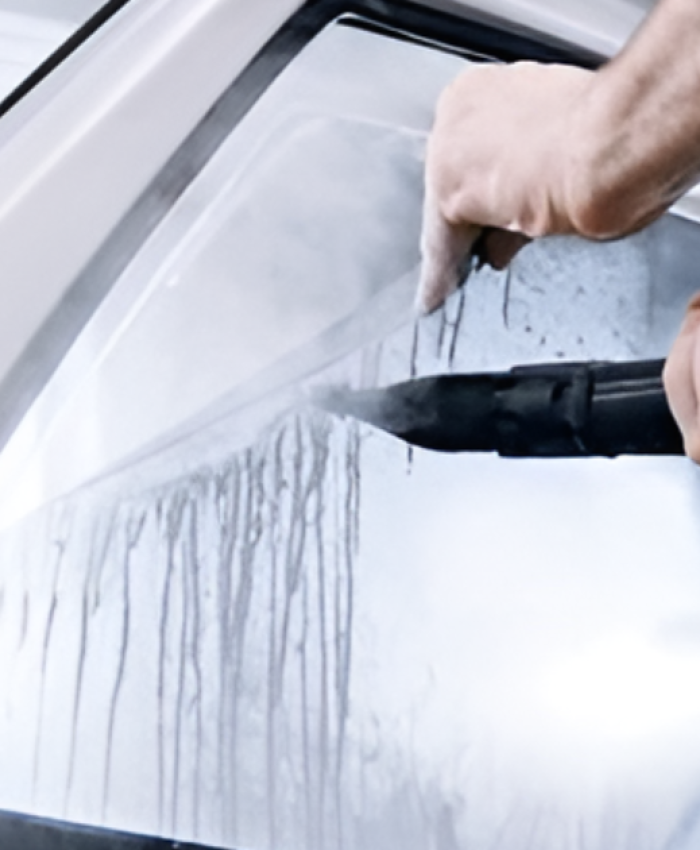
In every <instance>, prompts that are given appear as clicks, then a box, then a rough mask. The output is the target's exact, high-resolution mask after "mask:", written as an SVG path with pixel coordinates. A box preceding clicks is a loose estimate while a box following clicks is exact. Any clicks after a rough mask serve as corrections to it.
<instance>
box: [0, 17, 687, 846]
mask: <svg viewBox="0 0 700 850" xmlns="http://www.w3.org/2000/svg"><path fill="white" fill-rule="evenodd" d="M473 61H482V59H481V58H479V57H471V58H470V57H460V56H457V55H454V54H448V53H445V52H442V51H440V50H438V49H436V48H434V47H428V46H422V45H418V44H414V43H410V42H408V41H405V40H396V39H393V38H390V37H387V36H385V35H381V34H378V33H375V32H368V31H365V30H364V29H362V28H359V27H356V26H348V25H347V24H343V23H338V24H333V25H331V26H329V27H327V28H326V29H325V30H324V31H323V32H322V33H321V34H320V35H319V36H318V37H316V38H315V39H314V40H313V41H312V42H311V43H310V44H309V45H308V46H307V47H306V48H305V49H304V50H302V52H301V53H300V54H299V55H298V57H297V58H296V59H295V60H294V61H293V62H292V63H291V64H290V65H289V67H288V68H287V69H286V70H285V71H284V73H283V74H282V75H281V76H280V77H279V78H278V79H277V80H276V81H275V82H274V83H273V84H272V85H271V86H270V87H269V89H268V90H267V91H266V93H265V94H264V95H263V96H262V97H261V98H260V100H259V101H258V102H257V104H256V105H255V106H254V107H253V108H252V109H251V111H250V112H249V113H248V114H247V115H246V117H245V118H244V119H243V120H242V121H241V122H240V123H239V124H238V125H237V126H236V127H235V128H234V129H233V130H232V132H231V133H230V134H229V135H228V136H227V137H226V138H225V140H224V141H223V143H222V144H221V145H220V147H219V148H218V150H217V151H216V153H215V154H214V156H213V157H212V158H211V159H210V160H209V162H208V163H207V164H206V166H205V167H204V168H203V169H202V170H201V171H200V172H199V173H197V174H196V175H195V176H194V177H193V179H192V180H191V182H190V183H189V185H188V187H187V189H186V191H185V192H184V193H183V194H182V195H181V196H180V197H179V198H178V199H177V200H176V201H175V202H174V203H173V204H172V205H171V207H170V208H169V211H168V212H167V214H165V215H164V216H163V217H162V219H161V221H160V223H159V224H158V226H157V227H156V228H155V229H154V230H153V231H152V233H151V234H150V236H149V237H148V238H147V239H146V240H145V241H144V242H143V243H142V244H140V245H139V246H138V248H137V249H135V250H134V251H133V252H132V253H131V254H129V255H128V256H126V257H122V258H121V260H120V267H121V268H122V271H120V272H119V274H118V277H117V279H116V280H115V282H114V285H113V286H112V288H111V290H110V292H109V293H108V295H107V296H106V297H105V299H104V301H103V302H102V304H101V305H100V307H99V308H98V309H97V311H96V312H95V314H94V316H93V317H92V318H91V320H90V321H89V322H88V323H87V325H86V326H85V329H84V331H83V332H82V334H81V335H80V336H79V337H78V339H77V340H76V342H75V343H74V345H73V346H72V347H71V349H70V351H69V352H68V354H67V356H66V357H65V358H64V360H63V362H62V363H61V365H60V366H59V367H58V369H57V370H56V372H55V374H54V377H53V378H52V379H51V381H50V382H49V383H48V384H47V386H46V388H45V389H44V391H43V393H42V394H41V395H40V396H39V398H38V399H37V401H36V403H35V404H34V406H33V407H32V409H31V410H30V412H29V413H28V415H27V416H26V417H25V419H24V421H23V422H22V424H21V425H20V427H19V428H18V429H17V431H16V433H15V435H14V437H13V438H12V439H11V441H10V442H9V443H8V444H7V446H6V448H5V450H4V452H3V453H2V455H0V499H1V504H2V507H1V510H0V515H2V517H3V521H4V531H3V532H2V535H1V536H0V606H2V607H1V612H2V616H0V670H1V671H2V676H3V681H4V682H5V683H6V685H5V687H4V688H3V692H2V694H1V695H0V700H1V701H2V711H0V751H1V752H2V753H3V768H2V770H0V803H1V804H2V806H3V807H4V808H8V809H15V810H18V811H29V812H34V813H38V814H41V815H45V816H50V817H58V818H67V819H68V820H71V821H80V822H85V823H91V824H100V825H107V826H110V827H113V828H117V829H128V830H135V831H138V832H142V833H149V834H152V835H167V836H175V837H177V838H178V839H180V840H183V841H200V842H206V843H210V844H213V845H219V846H230V847H233V846H238V847H250V848H288V847H290V848H291V847H306V848H319V850H320V848H348V850H350V848H357V850H359V848H368V847H376V848H384V847H401V848H406V850H411V848H416V850H418V848H421V850H423V848H426V847H433V848H436V850H461V848H465V850H466V848H473V847H474V848H496V847H498V848H502V850H523V848H525V850H526V848H530V847H532V848H535V847H536V848H538V850H548V848H552V850H554V848H557V850H561V848H571V850H582V848H592V850H598V848H600V850H603V848H605V850H618V848H619V850H623V848H625V849H626V848H629V847H632V846H634V847H640V848H654V850H655V849H656V848H659V850H661V848H668V847H674V848H675V847H679V848H680V847H686V846H688V847H691V846H693V841H694V840H697V836H696V838H695V839H694V838H693V836H694V835H695V830H696V828H697V824H696V820H697V818H696V812H697V811H698V810H699V809H698V800H700V771H699V769H698V765H697V760H696V759H695V756H694V753H695V750H696V748H697V746H698V744H700V741H699V740H698V731H697V730H698V728H700V727H699V726H698V720H699V719H700V688H698V685H697V682H698V681H700V675H699V674H700V643H699V635H700V576H699V575H698V571H697V564H698V562H699V558H700V540H699V539H698V527H697V506H698V489H697V488H698V482H697V477H696V475H695V471H694V470H693V469H691V468H690V467H689V465H688V464H687V463H686V461H685V460H684V459H682V458H655V459H650V458H643V457H642V458H623V459H619V460H615V461H610V460H601V459H590V460H549V461H542V460H540V461H531V460H512V459H510V460H509V459H502V458H499V457H494V456H492V455H489V454H475V455H470V454H463V455H444V454H437V453H431V452H428V451H422V450H407V448H406V446H405V445H404V444H403V443H399V442H398V441H396V440H394V439H392V438H391V437H389V436H387V435H385V434H382V433H379V432H377V431H375V430H373V429H371V428H370V427H369V426H365V425H361V424H359V423H357V422H355V421H353V420H352V419H349V418H347V419H343V418H334V417H331V416H329V415H327V414H325V413H323V412H322V411H319V410H317V409H316V408H315V407H314V404H313V390H314V388H318V387H319V386H328V385H333V386H335V385H338V384H342V385H349V386H352V387H369V386H382V385H385V384H387V383H391V382H394V381H398V380H404V379H406V378H410V377H412V376H417V375H426V374H434V373H442V372H450V371H478V370H495V369H505V368H509V367H510V366H512V365H514V364H525V363H538V362H543V361H549V362H551V361H554V362H557V361H565V360H584V361H586V360H601V359H602V360H604V359H613V360H615V359H617V360H624V359H640V358H646V357H659V356H663V353H664V352H665V350H666V347H667V345H668V343H669V340H670V339H671V336H672V333H673V327H674V324H675V322H676V321H677V319H678V318H679V317H680V315H681V313H682V305H683V304H684V301H685V299H686V297H687V295H688V294H689V293H690V291H691V288H692V286H693V282H692V274H691V271H692V267H693V265H694V264H695V262H696V261H697V257H696V254H695V253H694V252H697V251H698V249H697V248H696V247H693V246H694V245H696V244H697V239H696V237H695V232H696V231H695V225H689V224H685V223H681V222H678V221H676V220H673V219H666V220H664V221H662V222H660V223H659V224H658V225H656V226H655V227H654V228H652V229H650V230H648V231H646V232H644V233H641V234H638V235H636V236H634V237H632V238H629V239H627V240H624V241H621V242H616V243H605V244H599V245H592V244H590V243H587V242H584V241H582V240H577V239H573V238H557V239H551V240H543V241H541V242H538V243H536V244H531V245H530V246H528V247H526V248H525V249H524V250H523V252H522V253H521V254H520V255H519V256H518V258H517V259H516V261H515V262H514V264H513V265H512V267H511V268H510V270H508V271H505V272H496V271H494V270H491V269H489V268H484V269H481V270H480V271H478V272H475V273H474V274H473V275H472V276H471V277H470V278H469V280H468V282H467V284H466V285H465V286H464V287H463V288H462V289H461V290H460V291H458V292H457V293H455V295H454V296H453V297H452V298H451V299H450V300H449V302H448V303H447V304H446V305H445V307H444V308H443V309H442V310H440V311H438V312H437V313H436V314H434V315H432V316H430V317H428V318H424V319H420V320H416V319H415V318H414V316H413V314H412V310H411V303H412V298H413V291H414V288H415V285H416V283H417V264H418V261H419V252H418V244H419V234H420V216H421V203H422V162H423V156H424V148H425V138H426V133H427V131H428V129H429V127H430V123H431V120H432V114H433V110H434V105H435V101H436V98H437V96H438V94H439V92H440V90H441V89H442V87H443V86H444V85H446V84H447V83H448V82H449V80H450V79H452V78H453V77H454V76H455V75H456V74H457V73H459V72H460V71H461V70H462V69H463V68H465V67H468V65H469V63H470V62H473Z"/></svg>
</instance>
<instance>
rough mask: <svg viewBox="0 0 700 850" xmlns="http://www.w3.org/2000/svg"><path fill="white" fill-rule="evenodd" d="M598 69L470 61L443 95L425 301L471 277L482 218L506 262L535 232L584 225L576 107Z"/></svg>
mask: <svg viewBox="0 0 700 850" xmlns="http://www.w3.org/2000/svg"><path fill="white" fill-rule="evenodd" d="M594 78H595V74H594V73H593V72H590V71H585V70H583V69H580V68H574V67H569V66H563V65H538V64H535V63H533V62H517V63H515V64H513V65H479V66H476V67H474V66H472V67H470V68H468V69H467V70H466V71H464V72H463V73H462V74H461V75H460V76H459V77H457V78H456V79H455V80H454V82H453V83H452V84H451V85H450V86H448V88H447V89H445V91H444V92H443V94H442V95H441V97H440V100H439V103H438V108H437V113H436V119H435V125H434V128H433V132H432V134H431V136H430V139H429V143H428V152H427V161H426V174H425V183H426V185H425V205H424V216H423V236H422V244H421V250H422V255H423V267H422V274H421V281H420V285H419V291H418V299H417V301H418V306H419V307H420V308H421V309H422V310H423V311H424V312H430V311H431V310H434V309H435V308H436V307H438V306H439V305H440V304H441V303H442V301H443V300H444V299H445V298H446V297H447V295H449V294H450V293H451V292H452V291H453V290H454V289H456V288H457V286H458V285H459V283H460V282H461V279H462V276H463V272H464V266H465V258H466V257H468V255H469V253H470V251H471V249H472V246H473V244H474V242H475V240H476V239H477V238H478V237H479V234H480V233H481V228H482V227H488V228H497V230H496V231H495V232H494V231H490V232H489V234H488V241H487V243H486V245H485V253H486V256H487V258H488V260H489V261H490V262H491V263H492V264H493V265H495V266H496V267H498V268H502V267H504V266H505V265H507V263H508V262H509V260H510V259H511V258H512V256H513V255H514V254H515V252H516V251H517V250H518V249H519V248H520V247H521V246H522V245H523V244H524V243H525V242H526V241H528V238H532V237H535V236H542V235H544V234H548V233H570V232H574V231H577V230H579V229H580V228H579V227H578V226H577V223H576V222H574V221H573V220H572V214H571V212H570V201H569V199H568V197H567V192H568V188H569V186H568V183H569V180H568V177H569V173H570V168H571V161H572V157H574V156H575V152H576V145H575V144H574V141H575V133H576V132H577V128H576V122H575V120H574V116H575V113H576V109H577V107H578V106H579V105H580V104H581V103H582V101H583V100H584V98H585V97H586V95H587V92H588V90H589V88H590V86H591V85H592V81H593V79H594Z"/></svg>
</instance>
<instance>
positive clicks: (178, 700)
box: [171, 505, 191, 835]
mask: <svg viewBox="0 0 700 850" xmlns="http://www.w3.org/2000/svg"><path fill="white" fill-rule="evenodd" d="M190 510H191V505H190ZM180 566H181V568H180V575H181V582H182V619H181V623H180V646H179V652H178V659H179V665H178V675H177V695H176V697H175V752H174V755H173V778H172V801H173V807H172V812H171V832H172V834H173V835H176V834H177V828H178V820H177V817H178V813H179V810H180V753H181V750H182V721H183V713H184V711H185V676H186V673H187V633H188V630H189V620H190V593H189V587H188V584H189V582H188V578H189V571H188V569H187V544H186V542H185V541H184V540H180Z"/></svg>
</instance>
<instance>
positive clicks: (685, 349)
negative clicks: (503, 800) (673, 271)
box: [664, 292, 700, 463]
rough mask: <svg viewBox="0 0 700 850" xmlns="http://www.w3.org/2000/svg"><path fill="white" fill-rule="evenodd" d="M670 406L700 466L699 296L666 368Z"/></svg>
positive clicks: (693, 301)
mask: <svg viewBox="0 0 700 850" xmlns="http://www.w3.org/2000/svg"><path fill="white" fill-rule="evenodd" d="M664 386H665V388H666V395H667V397H668V403H669V406H670V408H671V412H672V413H673V415H674V417H675V419H676V422H678V426H679V427H680V429H681V433H682V434H683V443H684V447H685V452H686V454H687V455H688V457H690V458H692V459H693V460H694V461H695V462H696V463H700V406H699V404H698V399H700V292H699V293H697V294H696V295H695V296H694V297H693V298H692V300H691V302H690V304H689V305H688V311H687V313H686V316H685V320H684V322H683V325H682V326H681V330H680V333H679V334H678V336H677V338H676V341H675V343H674V344H673V347H672V348H671V352H670V354H669V355H668V358H667V359H666V366H665V368H664Z"/></svg>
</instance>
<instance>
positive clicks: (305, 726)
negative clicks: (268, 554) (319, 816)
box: [298, 573, 314, 850]
mask: <svg viewBox="0 0 700 850" xmlns="http://www.w3.org/2000/svg"><path fill="white" fill-rule="evenodd" d="M301 584H302V588H301V636H300V638H299V646H298V650H299V673H300V677H301V699H300V700H299V709H300V721H301V762H302V770H303V776H304V807H303V812H304V826H303V829H302V830H300V834H304V835H305V836H306V840H305V847H307V848H309V850H314V844H313V839H312V823H313V817H312V799H313V789H312V776H311V752H310V740H309V737H310V735H309V680H308V673H309V671H308V664H307V656H306V649H307V640H308V636H309V582H308V577H307V575H306V573H304V575H303V576H302V579H301ZM300 814H301V807H300Z"/></svg>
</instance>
